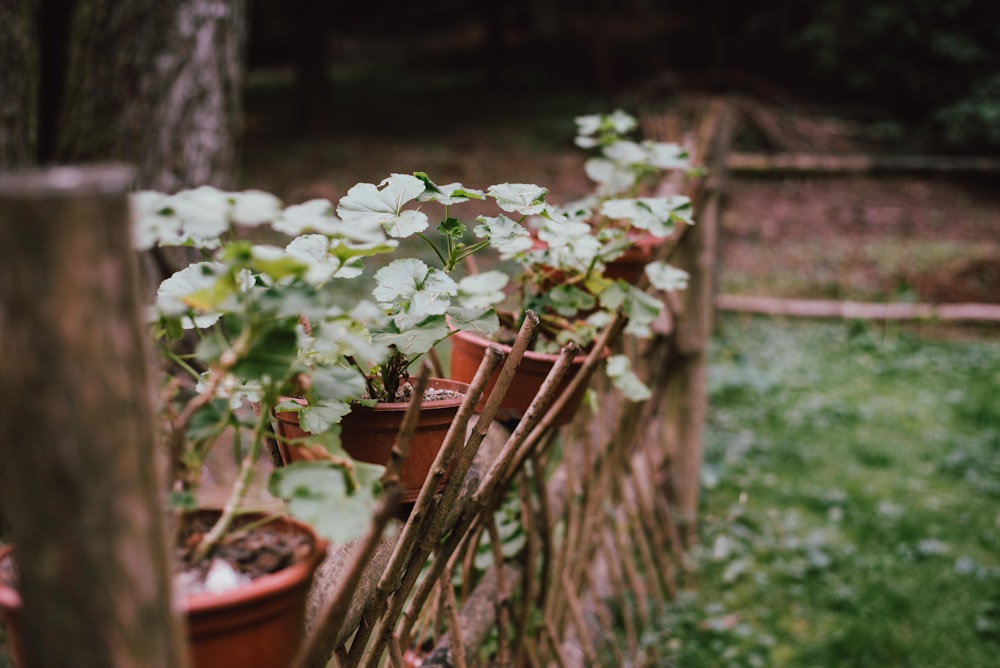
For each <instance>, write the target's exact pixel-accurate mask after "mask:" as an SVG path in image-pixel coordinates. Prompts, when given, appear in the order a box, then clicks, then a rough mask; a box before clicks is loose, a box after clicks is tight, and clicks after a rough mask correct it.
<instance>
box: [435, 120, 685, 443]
mask: <svg viewBox="0 0 1000 668" xmlns="http://www.w3.org/2000/svg"><path fill="white" fill-rule="evenodd" d="M576 121H577V126H578V128H579V136H578V137H577V139H576V143H577V145H579V146H581V147H584V148H592V147H597V148H600V149H601V152H602V154H601V156H599V157H595V158H591V159H590V160H588V161H587V163H586V165H585V169H586V171H587V174H588V176H590V177H591V179H592V180H593V181H594V182H595V184H596V185H595V189H594V192H593V193H592V194H590V195H588V196H587V197H584V198H582V199H579V200H577V201H574V202H571V203H569V204H567V205H564V206H557V205H554V204H545V206H544V207H542V208H540V209H539V210H537V211H534V212H532V215H530V216H525V217H524V218H523V219H522V220H520V221H518V222H519V223H523V224H524V225H525V226H526V227H528V228H530V229H531V232H532V234H531V236H530V237H520V238H518V239H517V240H516V242H515V243H511V244H508V245H507V246H505V247H504V248H502V249H500V253H501V257H502V259H504V260H508V261H512V262H514V263H515V264H516V265H517V266H518V271H517V273H516V276H517V292H516V295H517V296H516V299H514V300H512V301H511V302H508V306H509V307H510V308H509V310H508V311H506V312H505V314H504V315H505V317H504V320H505V322H504V323H503V325H504V328H503V330H506V331H516V328H517V327H518V325H519V322H520V319H521V318H522V317H523V313H524V312H525V311H526V310H528V309H530V310H532V311H534V312H535V313H536V314H538V315H539V318H540V325H539V330H538V331H539V333H540V334H539V336H538V340H537V343H536V347H535V350H534V351H533V352H530V353H528V354H527V355H526V358H525V362H523V363H522V367H523V372H524V373H523V376H522V377H523V378H524V380H525V383H526V385H524V386H523V387H522V388H518V389H516V390H513V391H511V392H509V393H508V395H507V396H506V397H505V398H504V401H503V406H504V408H505V410H506V415H505V416H506V417H511V418H517V417H519V416H520V415H521V414H523V412H524V410H525V409H526V408H527V405H528V403H530V399H531V397H533V396H534V394H535V391H537V388H538V386H539V385H540V384H541V381H542V379H543V378H544V376H545V375H546V373H547V372H548V369H549V368H550V367H551V365H552V364H553V363H554V361H555V355H554V352H555V351H556V350H558V348H559V347H561V346H563V345H565V344H566V343H569V342H573V343H575V344H576V345H577V346H579V347H580V348H581V349H583V350H586V349H587V348H588V347H589V346H591V345H592V344H593V342H594V340H595V337H596V335H597V333H598V331H599V330H600V328H601V327H603V326H604V325H605V324H606V323H607V322H609V321H610V319H611V317H612V315H613V314H614V313H615V312H617V311H622V312H623V314H624V315H625V316H626V317H627V319H628V327H627V329H626V331H627V332H628V333H630V334H633V335H637V336H648V335H649V334H650V325H651V323H652V322H653V320H655V318H656V317H657V316H658V315H659V313H660V311H661V310H662V307H663V305H662V302H660V301H659V300H658V299H656V298H655V297H654V296H653V295H651V294H649V292H648V291H647V290H644V289H640V288H639V287H638V286H637V285H636V284H637V283H638V282H639V278H640V277H641V276H642V275H645V276H646V277H647V278H648V280H649V283H650V285H651V286H652V288H653V289H654V290H665V291H669V290H676V289H682V288H683V287H685V285H686V280H687V275H686V274H685V273H684V272H683V271H681V270H679V269H676V268H674V267H671V266H670V265H669V264H666V263H664V262H660V261H654V260H653V256H652V252H651V248H652V246H653V245H654V243H658V242H660V241H662V240H663V239H664V238H666V237H668V236H670V235H671V234H673V232H674V227H675V225H676V224H678V223H682V224H693V220H692V219H691V202H690V200H689V199H688V198H687V197H684V196H681V195H660V196H655V195H649V194H644V190H643V189H644V188H646V189H648V188H649V186H650V183H651V181H652V180H653V179H654V178H656V177H657V176H659V175H661V174H662V172H664V171H666V170H674V169H688V168H689V164H688V161H687V156H686V154H685V153H684V152H683V150H682V149H681V148H680V147H679V146H677V145H675V144H667V143H663V142H651V141H644V142H641V143H640V142H635V141H632V140H629V139H627V138H626V134H627V133H628V132H630V131H632V130H633V129H634V128H635V127H636V125H637V123H636V121H635V119H634V117H632V116H630V115H628V114H626V113H624V112H621V111H616V112H614V113H612V114H607V115H594V116H581V117H579V118H577V119H576ZM488 222H490V221H488V220H485V221H484V223H488ZM650 239H652V240H655V241H654V242H650V241H649V240H650ZM629 253H631V254H632V255H633V256H635V259H633V260H631V263H632V264H633V266H632V267H626V268H619V267H614V266H613V264H612V263H613V262H614V261H616V260H618V259H619V258H621V257H622V256H624V255H626V254H629ZM503 330H502V331H503ZM489 343H490V341H489V339H488V338H487V337H483V336H479V335H476V334H474V333H459V334H457V335H456V336H455V337H454V339H453V341H452V358H451V364H452V374H453V376H454V377H456V378H469V377H471V374H472V373H474V371H475V364H476V360H478V359H479V358H480V357H481V355H482V350H483V349H484V348H485V346H486V345H488V344H489ZM583 359H584V358H583V357H579V358H577V359H576V360H575V362H576V363H578V364H582V362H583ZM606 368H607V371H608V375H609V377H610V378H611V380H612V382H613V383H614V384H615V385H616V386H617V387H619V388H620V389H621V390H622V391H623V392H625V393H626V396H628V397H629V398H631V399H634V400H642V399H644V398H646V397H647V396H648V389H647V388H646V387H645V385H644V384H643V383H642V382H641V381H640V380H639V379H638V377H637V376H636V375H635V374H634V373H633V372H632V371H631V369H630V368H629V361H628V359H627V358H626V357H625V356H622V355H615V356H611V355H609V356H608V363H607V366H606ZM572 375H573V372H572V371H571V373H570V374H569V375H568V376H567V379H566V380H564V381H563V383H564V386H566V385H568V383H569V381H570V379H571V378H572ZM582 398H583V393H582V391H581V392H580V393H579V395H578V396H576V397H574V400H573V401H571V402H569V403H568V404H567V405H566V408H565V409H564V411H563V412H562V413H560V414H559V416H558V417H557V420H556V423H557V424H565V423H566V422H568V421H569V420H570V419H571V418H572V415H573V412H574V411H575V409H576V406H578V405H579V401H581V400H582Z"/></svg>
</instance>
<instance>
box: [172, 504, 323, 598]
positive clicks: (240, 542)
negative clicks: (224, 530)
mask: <svg viewBox="0 0 1000 668" xmlns="http://www.w3.org/2000/svg"><path fill="white" fill-rule="evenodd" d="M213 521H214V516H210V515H202V514H194V515H190V516H188V517H187V519H186V522H185V526H184V527H183V528H182V530H181V534H180V537H181V541H182V542H181V545H180V547H178V548H177V557H178V563H180V564H182V565H183V573H182V574H180V576H179V577H178V580H177V584H178V586H179V587H182V588H184V589H185V590H187V591H188V592H194V591H202V590H204V589H206V588H207V589H214V588H215V585H208V586H206V585H205V582H206V579H207V578H208V576H209V573H210V572H211V571H212V570H213V569H217V568H218V567H219V562H220V561H221V562H224V563H225V564H228V566H229V567H230V568H231V572H233V573H236V574H239V575H240V576H242V577H241V578H240V580H241V581H243V582H245V581H247V580H253V579H254V578H258V577H260V576H262V575H267V574H269V573H276V572H278V571H280V570H282V569H283V568H287V567H288V566H291V565H292V564H294V563H297V562H299V561H302V560H304V559H306V558H308V556H309V554H310V552H311V551H312V549H313V543H312V539H311V538H310V537H309V536H307V535H304V534H300V533H298V532H290V531H283V530H281V529H280V528H279V525H277V524H275V523H273V522H271V521H268V520H266V519H265V520H259V519H258V518H256V517H250V518H243V519H240V518H237V520H236V521H235V523H234V524H235V528H233V529H230V531H229V533H228V534H227V535H226V536H225V537H224V538H223V539H222V541H221V542H220V543H219V545H218V546H217V547H216V549H215V551H214V552H213V553H212V556H211V558H209V559H205V560H202V561H201V562H198V563H191V561H192V559H193V552H194V550H195V548H196V547H197V545H198V543H199V541H200V540H201V538H202V536H204V534H205V533H207V532H208V531H209V530H211V528H212V523H213ZM241 527H242V528H241ZM235 586H238V585H236V584H234V587H235Z"/></svg>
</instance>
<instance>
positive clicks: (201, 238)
mask: <svg viewBox="0 0 1000 668" xmlns="http://www.w3.org/2000/svg"><path fill="white" fill-rule="evenodd" d="M165 207H166V208H168V209H169V210H170V211H172V212H173V214H174V215H175V216H176V217H177V218H178V219H179V220H180V221H181V233H180V236H181V239H182V241H184V242H190V243H192V244H193V245H195V246H197V247H200V248H216V247H218V246H219V237H221V236H222V235H223V234H224V233H225V232H227V231H228V230H229V227H230V226H229V220H230V216H231V215H232V209H233V205H232V199H231V197H230V194H229V193H227V192H224V191H222V190H219V189H218V188H213V187H212V186H201V187H198V188H193V189H190V190H182V191H180V192H178V193H176V194H174V195H171V196H170V197H169V198H168V199H167V201H166V202H165Z"/></svg>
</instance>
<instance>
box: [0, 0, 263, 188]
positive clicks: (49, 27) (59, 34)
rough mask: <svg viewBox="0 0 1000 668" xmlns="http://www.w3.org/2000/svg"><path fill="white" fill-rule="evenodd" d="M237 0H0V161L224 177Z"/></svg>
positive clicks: (232, 127) (231, 164) (153, 181)
mask: <svg viewBox="0 0 1000 668" xmlns="http://www.w3.org/2000/svg"><path fill="white" fill-rule="evenodd" d="M245 14H246V9H245V6H244V0H176V1H171V2H159V1H158V0H129V2H117V1H116V0H38V1H32V0H0V17H2V20H0V66H2V70H0V77H2V79H0V91H2V96H0V97H2V102H0V115H2V120H3V121H4V122H3V126H2V128H3V129H2V130H0V167H3V166H22V165H30V164H35V163H40V164H49V163H79V162H95V161H107V160H122V161H125V162H129V163H132V164H134V165H136V167H137V169H138V185H139V186H140V187H144V188H155V189H159V190H166V191H173V190H177V189H179V188H181V187H184V186H194V185H199V184H206V183H208V184H213V185H218V186H223V187H226V186H232V185H234V183H235V175H236V146H237V138H238V135H239V132H240V130H241V109H242V105H241V97H240V90H241V87H242V83H243V77H242V72H243V64H242V53H243V45H244V39H245V33H246V30H245V23H246V16H245Z"/></svg>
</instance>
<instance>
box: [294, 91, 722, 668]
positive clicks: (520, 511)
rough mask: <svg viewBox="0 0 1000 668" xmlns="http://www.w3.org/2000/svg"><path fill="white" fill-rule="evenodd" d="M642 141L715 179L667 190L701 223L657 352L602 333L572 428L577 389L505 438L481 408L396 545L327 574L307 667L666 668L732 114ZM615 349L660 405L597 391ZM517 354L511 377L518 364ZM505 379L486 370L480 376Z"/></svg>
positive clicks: (686, 530) (713, 103) (659, 131)
mask: <svg viewBox="0 0 1000 668" xmlns="http://www.w3.org/2000/svg"><path fill="white" fill-rule="evenodd" d="M644 124H645V126H646V127H645V129H646V132H647V135H653V136H659V137H661V138H670V139H673V140H676V139H677V138H678V135H679V134H684V135H685V136H686V137H687V138H688V139H687V141H688V143H689V145H690V146H691V147H692V153H693V154H694V158H695V161H696V162H699V163H700V164H702V165H704V166H706V167H707V168H708V170H707V176H705V177H694V178H686V179H683V180H681V181H679V182H673V183H667V184H664V186H663V187H664V188H667V189H672V190H673V191H675V192H677V191H686V192H688V193H689V194H691V195H693V199H694V201H695V208H696V216H695V217H696V220H697V221H698V222H697V224H696V225H695V226H693V227H690V228H687V229H685V230H683V232H682V233H679V234H678V235H677V236H676V238H674V239H671V240H670V241H669V243H667V244H665V245H664V247H663V248H662V249H661V253H662V257H663V258H669V260H670V261H671V263H673V264H674V265H676V266H679V267H681V268H684V269H686V270H687V271H688V272H689V273H690V275H691V280H690V284H689V287H688V289H687V290H686V291H685V292H683V293H680V294H678V295H674V296H672V297H671V298H667V296H666V295H664V299H665V301H664V306H665V308H664V311H663V315H662V317H661V319H660V321H659V322H658V323H657V332H656V335H655V336H654V337H653V339H652V340H648V341H642V342H638V341H634V340H631V339H628V338H624V339H623V338H622V337H621V336H620V329H621V326H622V325H623V323H622V322H620V321H616V322H614V323H612V324H611V325H609V326H608V328H607V330H606V331H605V332H604V335H603V339H602V341H601V342H599V344H598V346H595V349H594V350H593V351H592V352H591V353H590V355H589V356H588V358H587V362H586V365H585V370H584V372H583V373H581V374H580V375H578V376H577V377H576V378H575V379H574V383H586V382H589V383H590V384H591V391H592V392H593V395H594V397H595V400H594V401H593V402H592V403H593V405H595V406H597V410H596V411H594V412H591V410H590V409H588V408H586V407H585V408H584V409H583V410H582V411H581V413H580V414H579V415H578V416H577V419H576V420H575V421H574V422H573V423H572V424H570V425H568V426H565V427H562V428H556V427H553V426H552V417H553V416H554V415H555V414H556V413H557V412H558V411H559V409H560V407H561V404H562V402H563V401H564V400H565V398H568V396H569V395H570V394H572V390H573V386H571V387H570V388H569V389H567V390H566V392H565V393H563V395H562V396H560V397H552V396H549V395H548V393H547V392H546V391H545V388H543V390H542V391H541V392H540V393H539V396H538V397H536V404H535V405H533V408H532V409H529V412H528V413H527V414H526V416H525V417H524V418H523V419H522V420H521V421H520V422H519V423H518V424H517V425H516V427H514V428H513V430H512V431H511V430H509V429H506V428H504V427H502V426H500V425H497V424H489V421H490V419H491V410H492V408H491V405H490V404H487V406H486V408H485V409H484V411H483V414H482V415H480V416H479V418H478V422H477V423H476V426H475V427H472V428H471V429H470V431H469V436H468V438H467V440H466V441H465V442H464V443H463V444H461V446H459V451H460V453H461V455H460V459H459V465H458V466H457V467H456V471H455V473H457V474H458V475H453V477H452V478H451V481H450V482H449V483H448V486H446V487H445V490H444V492H443V493H440V494H437V493H434V491H433V490H434V489H435V488H436V486H437V484H438V482H437V481H438V479H437V478H432V479H431V480H429V481H428V483H427V485H426V486H425V489H424V493H423V496H422V497H421V499H420V500H418V502H417V507H416V508H415V509H414V511H413V513H412V514H411V516H410V518H409V520H408V521H407V522H406V524H404V525H403V527H402V529H401V531H399V532H398V533H397V534H396V535H394V536H393V537H390V538H384V539H380V538H378V535H379V533H380V532H379V531H376V532H373V533H372V535H371V536H370V539H369V540H366V541H363V542H362V543H361V544H359V545H356V546H351V547H350V548H348V549H345V551H344V552H345V553H344V554H339V555H337V556H335V557H334V558H333V565H332V566H330V567H329V569H330V570H332V571H333V573H332V574H331V573H330V572H327V573H322V572H321V577H320V582H321V583H323V585H322V586H320V587H317V590H316V591H315V592H314V599H315V604H316V607H317V611H316V613H315V616H314V621H313V625H312V634H311V638H310V642H309V644H308V649H307V650H306V656H304V657H303V661H302V664H303V665H308V666H323V665H326V661H327V658H328V657H329V656H331V654H332V655H334V656H336V658H337V661H338V665H341V666H352V667H353V666H376V665H380V662H381V661H383V660H384V657H386V656H388V657H389V665H406V664H407V662H410V665H418V664H419V665H422V666H468V665H482V663H483V662H484V661H488V662H489V664H490V665H501V666H502V665H510V666H522V665H531V666H549V665H558V666H590V665H599V664H601V663H605V664H610V665H624V663H626V662H636V665H655V661H656V657H655V656H652V655H649V654H648V652H652V651H654V650H653V649H650V648H644V647H643V645H642V642H641V636H642V634H643V631H644V629H645V628H647V627H649V625H651V624H652V623H653V622H654V621H655V618H656V616H657V614H658V612H659V611H660V610H661V609H662V608H661V606H662V605H663V603H665V602H666V601H668V600H669V599H670V598H671V597H673V596H674V594H675V593H676V591H677V588H678V587H679V586H685V585H689V584H690V579H691V573H690V572H689V570H688V569H687V567H686V565H685V560H684V549H685V546H686V544H687V543H689V542H690V541H691V540H692V539H693V536H694V530H695V519H696V509H697V503H698V479H699V469H700V464H701V435H702V423H703V420H704V416H705V409H706V394H705V392H706V390H705V378H706V355H707V345H708V339H709V334H710V331H711V327H712V313H713V300H714V281H713V274H714V272H713V269H714V266H715V252H716V241H717V229H718V219H719V216H720V212H721V193H722V188H723V185H724V179H725V167H724V159H725V154H726V151H727V148H728V144H729V141H730V136H731V127H732V115H731V113H730V111H729V109H728V108H727V106H726V104H725V103H724V102H722V101H720V100H710V101H707V102H706V103H705V104H704V106H702V107H699V108H698V109H695V110H690V116H688V117H683V116H677V115H674V116H670V117H662V116H652V117H648V118H645V119H644ZM664 135H666V136H664ZM604 345H607V346H609V347H613V348H615V349H616V350H618V351H625V352H627V353H628V354H629V355H630V356H631V357H632V359H633V365H634V368H636V369H641V370H645V372H646V374H647V375H646V378H645V380H646V381H647V383H648V384H649V385H650V387H651V388H652V389H653V396H654V398H653V399H652V400H650V401H648V402H644V403H631V402H627V401H625V400H624V399H623V398H622V397H621V395H620V394H619V393H617V392H615V391H613V390H612V389H610V388H609V387H607V386H606V384H605V383H603V382H602V380H601V379H600V378H599V376H592V375H591V372H592V371H593V370H594V369H595V368H596V365H597V363H598V361H599V352H600V350H601V348H602V347H603V346H604ZM521 350H523V348H521V349H519V348H518V347H517V346H515V349H514V351H513V352H512V353H511V358H509V359H507V360H506V363H507V364H508V365H513V364H516V362H517V355H518V354H519V352H520V351H521ZM499 363H500V360H499V358H497V359H490V357H489V356H488V357H487V358H486V359H485V360H484V368H483V369H482V370H481V373H483V374H485V373H487V369H488V368H489V367H492V365H494V364H499ZM558 373H559V371H558V368H557V370H556V371H554V374H556V376H557V375H558ZM557 382H558V378H557V377H551V378H550V384H551V385H552V386H554V385H555V383H557ZM473 386H474V387H475V386H476V383H475V382H474V383H473ZM498 391H503V387H501V386H500V385H499V384H498V389H497V390H494V394H493V395H492V396H493V397H495V398H498V397H497V395H498ZM468 401H469V402H470V403H473V404H474V403H475V399H474V398H471V399H469V400H468ZM550 401H551V404H550V405H546V402H550ZM447 447H448V445H446V448H447ZM449 456H450V454H449V453H447V452H446V453H445V454H444V455H443V457H449ZM504 517H512V518H513V520H514V521H513V522H512V523H507V524H505V523H504V522H503V521H501V520H502V519H503V518H504ZM510 524H513V525H514V526H515V528H514V532H515V533H516V536H517V538H516V539H515V540H511V533H510V532H511V529H510ZM512 544H513V546H514V548H515V549H513V550H512V549H511V546H512ZM345 562H347V563H349V564H350V565H348V566H346V567H345V566H344V565H343V564H344V563H345ZM484 563H488V564H489V567H488V568H483V566H482V565H483V564H484ZM456 582H460V583H461V585H460V586H459V587H458V588H457V591H456V587H455V583H456Z"/></svg>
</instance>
